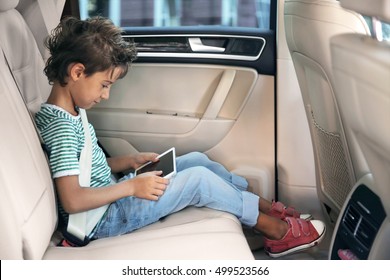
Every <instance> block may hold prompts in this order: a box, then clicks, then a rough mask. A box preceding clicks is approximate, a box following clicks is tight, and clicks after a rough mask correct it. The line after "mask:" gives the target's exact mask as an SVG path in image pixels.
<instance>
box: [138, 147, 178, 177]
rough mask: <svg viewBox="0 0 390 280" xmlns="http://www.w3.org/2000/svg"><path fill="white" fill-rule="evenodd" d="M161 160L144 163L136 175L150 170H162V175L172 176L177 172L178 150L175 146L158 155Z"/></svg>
mask: <svg viewBox="0 0 390 280" xmlns="http://www.w3.org/2000/svg"><path fill="white" fill-rule="evenodd" d="M157 158H158V159H159V161H157V162H151V161H149V162H147V163H145V164H144V165H142V166H140V167H138V168H137V169H136V170H135V176H137V175H139V174H141V173H145V172H150V171H162V172H163V173H162V175H160V176H161V177H164V178H168V179H169V178H171V177H172V176H174V175H175V174H176V152H175V148H171V149H169V150H168V151H166V152H164V153H162V154H160V155H158V156H157Z"/></svg>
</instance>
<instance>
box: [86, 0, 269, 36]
mask: <svg viewBox="0 0 390 280" xmlns="http://www.w3.org/2000/svg"><path fill="white" fill-rule="evenodd" d="M270 2H271V0H80V1H79V3H80V17H81V18H82V19H85V18H87V17H90V16H95V15H101V16H105V17H109V18H111V19H112V20H113V21H114V23H115V24H116V25H119V26H121V27H124V28H126V27H180V26H227V27H229V26H231V27H250V28H262V29H269V28H270Z"/></svg>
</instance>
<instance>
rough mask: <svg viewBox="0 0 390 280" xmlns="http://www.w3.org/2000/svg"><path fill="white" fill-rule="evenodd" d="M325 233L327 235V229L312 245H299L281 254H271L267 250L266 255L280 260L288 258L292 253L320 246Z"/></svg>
mask: <svg viewBox="0 0 390 280" xmlns="http://www.w3.org/2000/svg"><path fill="white" fill-rule="evenodd" d="M325 233H326V227H325V228H324V231H323V232H322V234H321V235H320V236H318V238H317V239H316V240H313V241H312V242H311V243H307V244H302V245H299V246H297V247H294V248H291V249H288V250H286V251H283V252H279V253H271V252H268V251H267V250H265V253H266V254H267V255H268V256H270V257H271V258H280V257H283V256H286V255H289V254H292V253H296V252H299V251H303V250H306V249H309V248H311V247H314V246H316V245H318V244H319V243H320V242H321V241H322V239H323V238H324V237H325Z"/></svg>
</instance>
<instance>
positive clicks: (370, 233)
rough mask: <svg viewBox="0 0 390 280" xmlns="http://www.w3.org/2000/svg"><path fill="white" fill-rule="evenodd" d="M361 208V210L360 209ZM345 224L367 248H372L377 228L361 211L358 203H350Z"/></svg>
mask: <svg viewBox="0 0 390 280" xmlns="http://www.w3.org/2000/svg"><path fill="white" fill-rule="evenodd" d="M359 210H360V211H359ZM344 226H345V227H346V228H347V229H348V231H349V232H350V233H351V234H352V235H353V236H354V237H355V238H356V240H357V241H359V242H360V243H361V245H363V246H364V247H366V249H370V247H371V245H372V242H373V241H374V239H375V235H376V233H377V228H376V227H375V226H374V225H372V224H371V223H370V222H369V221H368V219H367V218H366V217H364V216H363V214H362V213H361V209H359V206H357V205H356V204H350V205H349V207H348V210H347V211H346V213H345V216H344Z"/></svg>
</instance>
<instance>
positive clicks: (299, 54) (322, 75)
mask: <svg viewBox="0 0 390 280" xmlns="http://www.w3.org/2000/svg"><path fill="white" fill-rule="evenodd" d="M284 8H285V10H284V18H285V29H286V39H287V43H288V47H289V50H290V53H291V57H292V60H293V63H294V67H295V70H296V73H297V77H298V82H299V86H300V89H301V93H302V97H303V102H304V105H305V109H306V116H307V119H308V122H309V124H310V131H311V136H312V142H313V150H314V157H315V164H316V184H317V192H318V195H319V198H320V200H321V201H322V202H323V204H325V205H326V206H327V207H326V209H327V211H326V212H327V213H329V217H330V220H331V221H335V220H336V218H337V215H338V213H339V211H340V209H341V207H342V205H343V203H344V201H345V199H346V197H347V195H348V193H349V192H350V190H351V188H352V186H353V184H354V183H355V181H356V176H359V173H362V174H364V173H366V172H367V166H366V165H365V163H364V161H362V160H361V158H358V159H353V158H351V157H350V155H349V147H348V145H347V142H346V138H345V133H344V126H343V122H342V120H341V117H340V113H339V108H338V105H337V102H336V99H335V96H334V77H333V73H332V69H331V54H330V47H329V41H330V38H331V37H332V36H334V35H336V34H340V33H345V32H353V33H363V34H367V33H368V32H369V30H368V27H367V25H366V23H365V21H364V19H363V18H362V17H361V16H360V15H358V14H356V13H355V12H352V11H347V10H344V9H343V8H341V7H340V4H339V2H338V1H335V0H322V1H320V0H286V1H285V6H284Z"/></svg>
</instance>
